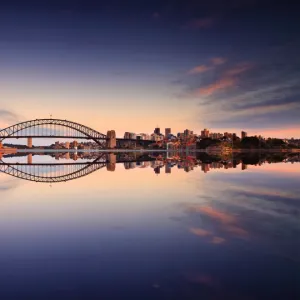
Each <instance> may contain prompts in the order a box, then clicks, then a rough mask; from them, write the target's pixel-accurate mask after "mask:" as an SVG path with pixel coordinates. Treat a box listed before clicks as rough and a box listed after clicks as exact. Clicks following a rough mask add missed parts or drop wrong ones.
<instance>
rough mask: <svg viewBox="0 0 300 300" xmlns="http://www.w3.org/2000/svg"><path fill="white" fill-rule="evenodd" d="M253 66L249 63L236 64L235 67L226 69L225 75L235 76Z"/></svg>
mask: <svg viewBox="0 0 300 300" xmlns="http://www.w3.org/2000/svg"><path fill="white" fill-rule="evenodd" d="M252 68H253V65H252V64H250V63H243V64H238V65H237V66H236V67H235V68H233V69H230V70H228V71H226V73H225V74H226V75H227V76H235V75H239V74H241V73H244V72H246V71H248V70H250V69H252Z"/></svg>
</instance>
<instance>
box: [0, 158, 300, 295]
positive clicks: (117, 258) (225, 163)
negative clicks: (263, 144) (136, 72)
mask: <svg viewBox="0 0 300 300" xmlns="http://www.w3.org/2000/svg"><path fill="white" fill-rule="evenodd" d="M19 155H20V156H12V157H9V156H4V157H3V158H2V165H1V164H0V170H1V171H2V172H1V173H0V240H1V247H0V283H1V288H0V296H1V299H8V300H10V299H30V300H31V299H64V300H67V299H72V300H73V299H113V300H114V299H158V300H160V299H162V300H163V299H175V300H177V299H247V300H248V299H300V298H299V295H300V290H299V283H300V251H299V250H300V218H299V217H300V196H299V195H300V176H299V174H300V164H299V156H297V155H290V156H288V155H282V154H280V155H270V154H268V156H267V157H265V156H264V155H259V154H254V155H251V156H247V155H236V157H235V158H234V159H233V160H232V158H231V157H227V158H218V157H209V156H207V155H206V154H197V155H196V156H194V155H188V156H184V157H181V158H180V157H178V156H177V157H175V158H174V157H173V158H174V159H173V160H171V159H169V160H168V161H167V160H166V158H165V157H164V156H165V154H162V153H157V154H153V155H152V154H143V155H142V156H141V155H140V154H138V153H135V154H132V153H129V154H124V153H122V154H118V155H117V156H113V155H110V156H109V155H108V154H106V153H105V155H104V156H103V157H102V158H101V159H100V160H98V161H96V162H95V160H96V159H97V155H96V154H95V153H94V154H90V155H89V154H80V153H78V154H76V155H77V156H74V155H75V154H74V153H71V154H70V155H69V156H68V155H67V156H66V154H65V153H63V154H55V153H54V154H53V153H51V155H39V154H38V155H33V156H31V157H28V156H27V155H25V154H19ZM55 155H56V156H55ZM172 156H173V155H172V154H171V155H169V157H171V158H172ZM75 159H76V160H75ZM266 159H267V161H269V162H267V161H266ZM145 160H147V161H148V162H145ZM119 161H122V163H118V162H119ZM124 161H125V164H124ZM3 162H4V164H5V165H3ZM28 162H29V163H30V164H31V165H26V164H27V163H28ZM93 162H94V163H93ZM115 162H117V163H116V164H115ZM204 162H205V163H204ZM242 162H244V163H242ZM275 162H276V163H275ZM79 163H82V164H81V165H76V164H79ZM53 164H55V165H53ZM74 164H75V165H74ZM97 164H98V165H97ZM255 164H256V165H255ZM93 165H97V166H98V167H99V168H98V167H97V168H95V169H93ZM8 166H10V167H12V168H15V169H16V170H17V171H18V172H17V171H15V172H13V173H10V175H9V174H6V173H3V172H8V171H7V170H8V169H7V167H8ZM81 168H85V169H84V170H89V171H91V172H90V173H87V174H84V172H83V173H80V169H81ZM11 170H12V169H10V172H12V171H11ZM26 172H31V173H30V174H31V177H28V176H29V175H24V173H26ZM67 172H69V173H67ZM74 172H75V174H77V175H74V176H73V175H72V176H73V177H72V178H71V177H68V176H69V175H68V174H70V173H71V174H72V173H74ZM76 172H79V173H76ZM80 174H81V175H82V176H79V175H80ZM11 175H14V176H17V177H18V178H16V177H14V176H11ZM61 176H64V177H61ZM20 177H21V178H20ZM22 177H23V179H22ZM25 177H26V178H25ZM55 177H56V178H63V182H59V183H53V182H52V183H51V181H53V180H54V179H53V178H55ZM30 178H31V179H34V180H36V181H39V180H41V178H46V179H45V180H44V181H47V182H48V183H45V182H44V183H41V182H34V181H30V180H28V179H30ZM24 179H26V180H24ZM70 179H71V180H70Z"/></svg>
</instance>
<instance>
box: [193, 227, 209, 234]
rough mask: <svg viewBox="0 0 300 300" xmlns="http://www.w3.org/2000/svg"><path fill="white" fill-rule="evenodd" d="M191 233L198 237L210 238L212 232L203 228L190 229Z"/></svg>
mask: <svg viewBox="0 0 300 300" xmlns="http://www.w3.org/2000/svg"><path fill="white" fill-rule="evenodd" d="M190 232H192V233H193V234H195V235H198V236H209V235H211V232H210V231H207V230H204V229H202V228H190Z"/></svg>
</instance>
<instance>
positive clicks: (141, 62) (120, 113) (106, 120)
mask: <svg viewBox="0 0 300 300" xmlns="http://www.w3.org/2000/svg"><path fill="white" fill-rule="evenodd" d="M273 2H274V1H268V0H261V1H258V0H257V1H256V0H243V1H238V0H232V1H221V0H210V1H208V0H207V1H196V0H185V1H155V0H153V1H117V0H110V1H95V0H94V1H92V0H85V1H81V0H72V1H69V0H60V1H56V0H52V1H47V0H44V1H34V0H28V1H15V0H11V1H1V3H0V101H1V102H0V104H1V106H0V128H5V127H7V126H10V125H13V124H15V123H18V122H20V121H25V120H31V119H37V118H47V117H49V116H50V115H52V117H53V118H58V119H67V120H71V121H75V122H78V123H81V124H83V125H87V126H89V127H92V128H93V129H95V130H98V131H100V132H102V133H106V132H107V130H111V129H114V130H116V133H117V136H120V137H121V136H122V135H123V134H124V132H125V131H132V132H136V133H141V132H147V133H151V132H153V130H154V128H155V127H156V126H160V127H161V128H162V129H163V128H165V127H171V128H172V132H173V133H175V134H176V133H177V132H182V131H183V130H184V129H187V128H188V129H191V130H194V131H195V132H197V133H200V131H201V130H202V129H203V128H209V129H210V130H211V131H212V132H224V131H230V132H236V133H238V134H239V133H240V131H241V130H245V131H247V132H248V133H249V134H261V135H263V136H265V137H268V136H273V137H295V138H300V122H299V120H300V118H299V115H300V98H299V96H300V57H299V50H300V40H299V32H300V31H299V30H300V19H299V14H298V12H299V10H298V7H297V6H296V5H297V4H292V2H291V3H289V1H276V3H273Z"/></svg>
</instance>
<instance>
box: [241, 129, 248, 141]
mask: <svg viewBox="0 0 300 300" xmlns="http://www.w3.org/2000/svg"><path fill="white" fill-rule="evenodd" d="M241 137H242V139H244V138H245V137H247V132H245V131H242V132H241Z"/></svg>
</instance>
